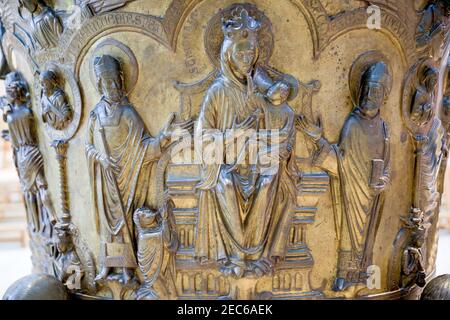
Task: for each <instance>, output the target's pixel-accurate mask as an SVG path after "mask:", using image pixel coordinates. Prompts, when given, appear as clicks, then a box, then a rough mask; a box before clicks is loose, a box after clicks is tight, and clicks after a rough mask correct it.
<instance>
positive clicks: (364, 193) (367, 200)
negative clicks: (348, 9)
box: [296, 61, 391, 295]
mask: <svg viewBox="0 0 450 320" xmlns="http://www.w3.org/2000/svg"><path fill="white" fill-rule="evenodd" d="M360 74H362V76H359V79H358V80H357V83H356V84H355V85H357V91H355V90H354V91H355V92H358V95H357V97H359V98H358V99H355V100H356V101H357V102H356V104H357V105H356V106H355V107H354V109H353V111H352V112H351V113H350V115H349V116H348V118H347V120H346V121H345V123H344V127H343V129H342V131H341V135H340V139H339V142H338V143H337V144H330V143H329V142H328V141H327V140H326V139H325V138H324V137H323V135H322V130H321V128H320V127H316V126H314V125H311V124H310V123H308V121H307V120H305V119H304V118H302V117H298V118H297V121H296V124H297V128H298V129H299V130H302V131H304V132H305V133H306V134H307V136H309V137H310V138H311V139H312V140H313V141H314V142H315V144H316V147H317V150H316V152H315V154H314V157H313V162H314V165H315V166H318V167H320V168H322V169H324V170H326V171H327V172H329V173H330V175H331V176H332V178H333V179H332V180H333V184H332V186H333V189H334V190H333V193H334V194H337V195H338V196H339V197H340V199H341V203H342V206H340V207H339V208H338V209H337V210H336V215H337V217H336V224H337V225H336V227H337V233H338V238H339V255H338V267H337V275H336V279H335V282H334V285H333V290H334V291H342V290H345V289H347V288H349V290H347V293H349V294H350V295H354V294H355V293H356V292H357V291H358V290H359V289H360V288H362V287H365V285H366V281H367V277H368V275H367V268H368V267H369V266H370V265H372V255H373V247H374V242H375V237H376V233H377V229H378V225H379V221H380V216H381V211H382V208H383V193H384V191H385V189H386V187H387V186H388V184H389V180H390V177H389V176H390V164H389V155H390V152H389V134H388V127H387V124H386V123H385V122H384V121H383V119H381V117H380V108H381V106H382V104H383V103H384V101H385V99H386V97H387V96H388V94H389V91H390V88H391V86H390V83H391V78H390V74H389V71H388V67H387V65H386V64H385V63H384V62H381V61H380V62H372V63H371V64H369V65H368V66H366V67H365V68H364V69H362V70H361V73H360ZM350 291H351V292H350Z"/></svg>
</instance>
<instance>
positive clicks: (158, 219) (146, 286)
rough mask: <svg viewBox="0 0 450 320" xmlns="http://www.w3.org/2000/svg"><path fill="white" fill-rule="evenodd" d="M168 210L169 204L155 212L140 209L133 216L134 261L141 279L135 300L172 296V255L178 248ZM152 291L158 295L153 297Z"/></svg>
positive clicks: (173, 268)
mask: <svg viewBox="0 0 450 320" xmlns="http://www.w3.org/2000/svg"><path fill="white" fill-rule="evenodd" d="M171 209H172V205H171V204H169V205H165V206H164V207H163V208H162V209H160V210H159V211H154V210H151V209H148V208H140V209H138V210H136V211H135V213H134V216H133V220H134V223H135V225H136V230H137V259H138V264H139V269H140V270H141V272H142V275H143V278H144V281H143V282H142V284H141V287H140V288H139V289H138V290H137V293H136V298H137V300H157V299H173V298H175V297H176V289H175V282H174V277H175V257H174V254H175V252H176V250H177V248H178V237H177V234H176V231H175V227H174V226H175V223H174V220H173V216H172V214H171V212H172V210H171ZM154 287H157V290H154ZM156 291H158V292H159V293H160V294H159V295H158V294H156Z"/></svg>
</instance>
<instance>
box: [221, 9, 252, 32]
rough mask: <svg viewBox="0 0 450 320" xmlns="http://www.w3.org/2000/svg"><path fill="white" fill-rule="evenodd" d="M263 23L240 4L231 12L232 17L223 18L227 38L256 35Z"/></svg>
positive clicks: (223, 28)
mask: <svg viewBox="0 0 450 320" xmlns="http://www.w3.org/2000/svg"><path fill="white" fill-rule="evenodd" d="M260 28H261V23H260V22H259V21H257V20H256V19H254V18H253V17H251V16H250V15H249V13H248V11H247V10H246V9H245V8H243V7H241V6H238V7H236V8H235V9H234V10H233V11H232V12H231V18H227V19H225V18H222V31H223V33H224V35H225V38H228V39H232V40H239V39H247V38H249V37H254V36H255V35H256V33H257V32H258V30H259V29H260Z"/></svg>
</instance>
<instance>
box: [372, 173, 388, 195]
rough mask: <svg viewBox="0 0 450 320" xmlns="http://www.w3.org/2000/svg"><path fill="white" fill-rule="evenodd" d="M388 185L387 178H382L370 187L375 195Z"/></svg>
mask: <svg viewBox="0 0 450 320" xmlns="http://www.w3.org/2000/svg"><path fill="white" fill-rule="evenodd" d="M388 184H389V177H387V176H383V177H381V178H380V180H379V181H378V183H377V184H376V185H371V186H370V187H371V188H372V190H373V191H375V193H376V194H378V193H381V192H383V191H384V190H385V189H386V188H387V186H388Z"/></svg>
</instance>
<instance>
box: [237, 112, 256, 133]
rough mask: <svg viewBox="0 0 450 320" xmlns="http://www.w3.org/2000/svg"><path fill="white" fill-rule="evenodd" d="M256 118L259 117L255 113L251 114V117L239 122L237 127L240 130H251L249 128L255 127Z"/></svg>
mask: <svg viewBox="0 0 450 320" xmlns="http://www.w3.org/2000/svg"><path fill="white" fill-rule="evenodd" d="M256 119H257V117H256V116H255V115H251V116H250V117H248V118H247V119H245V120H244V121H242V122H241V123H239V124H236V126H235V128H236V129H239V130H244V131H245V130H249V129H253V128H254V127H255V124H256Z"/></svg>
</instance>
